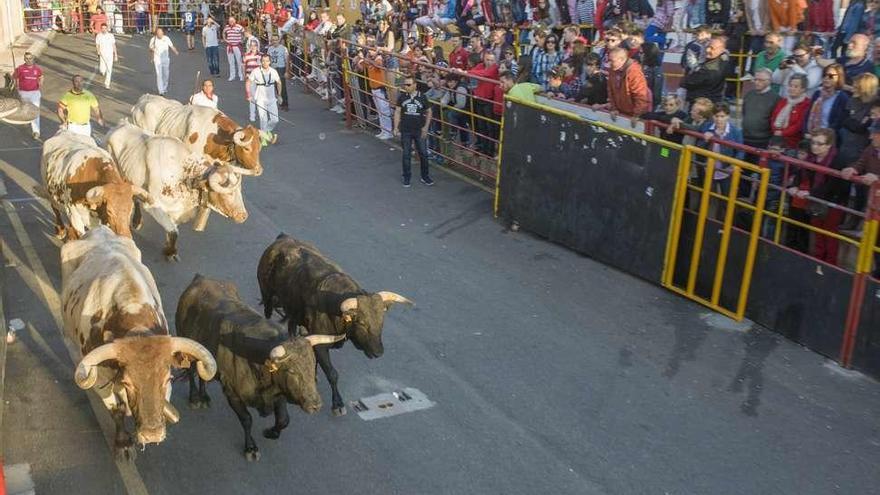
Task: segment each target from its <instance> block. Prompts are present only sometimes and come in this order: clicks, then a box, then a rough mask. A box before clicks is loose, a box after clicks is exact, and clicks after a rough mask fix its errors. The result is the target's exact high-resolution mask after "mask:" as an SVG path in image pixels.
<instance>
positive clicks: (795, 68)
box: [773, 45, 822, 96]
mask: <svg viewBox="0 0 880 495" xmlns="http://www.w3.org/2000/svg"><path fill="white" fill-rule="evenodd" d="M793 74H804V75H806V76H807V94H810V95H811V94H813V93H814V92H816V90H817V89H819V84H820V83H821V82H822V67H820V66H819V64H818V63H817V62H816V60H815V59H814V58H813V56H812V51H811V50H810V47H808V46H807V45H798V46H796V47H795V48H794V50H792V51H791V56H790V57H787V58H786V59H785V60H783V61H782V63H781V64H779V68H778V69H776V70H774V71H773V84H778V85H779V86H780V91H779V94H780V95H782V96H787V95H788V80H789V79H790V78H791V76H792V75H793Z"/></svg>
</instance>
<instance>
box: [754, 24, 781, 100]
mask: <svg viewBox="0 0 880 495" xmlns="http://www.w3.org/2000/svg"><path fill="white" fill-rule="evenodd" d="M783 60H785V52H784V51H782V35H781V34H779V33H768V34H767V36H765V37H764V51H762V52H759V53H758V55H757V56H756V57H755V62H754V63H753V64H752V75H754V74H757V73H758V71H759V70H761V69H770V72H774V71H776V69H778V68H779V66H780V65H781V64H782V61H783ZM770 87H771V88H772V91H773V92H774V93H779V88H780V86H779V84H775V83H774V84H772V85H771V86H770Z"/></svg>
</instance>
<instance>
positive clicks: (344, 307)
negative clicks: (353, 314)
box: [339, 297, 358, 314]
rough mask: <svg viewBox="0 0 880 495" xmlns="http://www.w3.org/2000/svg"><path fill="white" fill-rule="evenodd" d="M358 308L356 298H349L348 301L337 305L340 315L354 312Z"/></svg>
mask: <svg viewBox="0 0 880 495" xmlns="http://www.w3.org/2000/svg"><path fill="white" fill-rule="evenodd" d="M357 308H358V300H357V298H356V297H349V298H348V299H346V300H344V301H342V304H340V305H339V310H340V311H342V313H343V314H344V313H347V312H349V311H354V310H356V309H357Z"/></svg>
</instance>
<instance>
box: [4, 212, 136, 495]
mask: <svg viewBox="0 0 880 495" xmlns="http://www.w3.org/2000/svg"><path fill="white" fill-rule="evenodd" d="M3 209H4V210H6V214H7V216H9V221H10V223H11V224H12V229H13V230H14V231H15V234H16V237H18V242H19V243H20V244H21V247H22V249H24V254H25V258H27V261H28V263H29V264H30V266H31V270H32V271H33V276H34V277H36V282H37V286H38V287H39V289H40V292H41V293H42V294H43V298H44V299H45V301H46V303H47V305H48V306H49V309H50V311H49V312H50V313H51V314H52V318H53V319H54V321H55V326H56V328H57V329H58V332H59V333H60V334H61V341H62V342H64V347H65V348H66V349H67V353H68V354H69V355H70V360H71V361H72V362H74V363H75V362H77V361H78V360H79V358H80V356H79V353H78V352H76V350H75V349H74V348H73V346H72V345H71V343H70V342H68V340H67V339H66V338H64V332H63V331H62V328H63V326H62V325H63V324H62V322H61V298H60V297H59V295H58V291H56V290H55V288H54V287H53V286H52V282H51V281H50V279H49V273H48V272H46V268H45V267H44V266H43V263H42V262H41V261H40V257H39V256H37V252H36V250H35V249H34V245H33V243H32V242H31V238H30V236H29V235H28V233H27V231H26V230H25V228H24V224H22V223H21V218H20V217H19V216H18V212H17V211H15V206H14V205H13V204H12V203H10V202H8V201H3ZM86 396H87V397H88V399H89V405H91V406H92V412H93V413H94V414H95V418H96V419H97V420H98V424H99V425H100V426H101V431H102V432H103V433H104V440H105V441H106V442H107V445H108V446H110V447H111V448H112V445H113V438H114V434H115V428H114V426H113V424H112V420H111V419H110V414H109V413H108V412H107V409H106V408H105V407H104V404H103V403H102V402H101V401H100V400H99V399H98V397H97V396H96V395H95V394H93V393H89V392H86ZM116 467H117V469H119V476H120V477H121V478H122V482H123V484H125V491H126V492H127V493H128V494H129V495H148V493H149V492H148V491H147V487H146V485H145V484H144V480H143V478H142V477H141V474H140V472H138V469H137V467H136V466H135V464H134V463H133V462H127V461H121V460H116Z"/></svg>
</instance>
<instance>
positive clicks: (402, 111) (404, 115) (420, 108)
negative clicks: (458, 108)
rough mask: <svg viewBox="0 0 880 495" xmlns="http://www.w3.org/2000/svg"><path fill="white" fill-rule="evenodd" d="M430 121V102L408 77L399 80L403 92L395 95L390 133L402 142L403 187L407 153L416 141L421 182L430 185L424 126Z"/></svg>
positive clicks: (408, 171) (407, 180)
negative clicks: (394, 107) (392, 126)
mask: <svg viewBox="0 0 880 495" xmlns="http://www.w3.org/2000/svg"><path fill="white" fill-rule="evenodd" d="M430 123H431V104H430V103H428V99H427V98H425V95H423V94H422V93H421V92H420V91H418V89H416V81H415V79H414V78H413V77H412V76H407V77H406V78H404V80H403V91H402V92H401V93H400V96H398V97H397V108H396V109H395V110H394V135H395V136H400V142H401V144H402V145H403V187H409V186H410V178H411V177H412V171H411V166H410V160H411V158H410V154H411V153H412V144H413V143H416V151H417V152H418V154H419V162H420V163H421V181H422V184H424V185H426V186H433V185H434V181H433V180H432V179H431V176H430V175H429V174H428V147H427V145H426V142H425V138H426V137H428V127H429V126H430Z"/></svg>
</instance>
